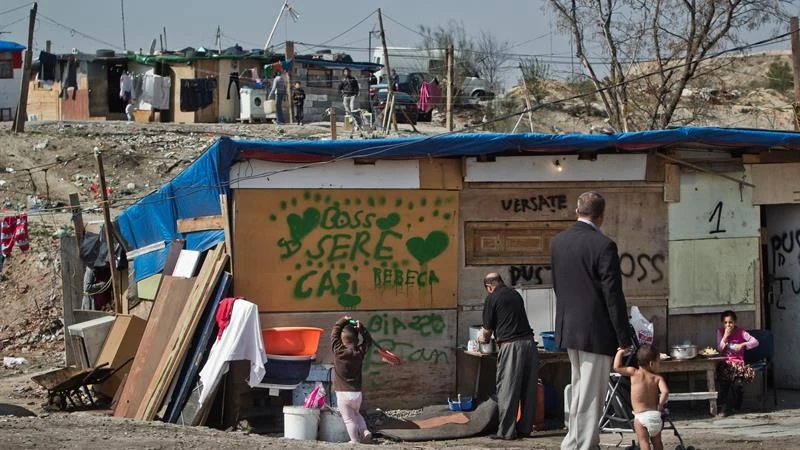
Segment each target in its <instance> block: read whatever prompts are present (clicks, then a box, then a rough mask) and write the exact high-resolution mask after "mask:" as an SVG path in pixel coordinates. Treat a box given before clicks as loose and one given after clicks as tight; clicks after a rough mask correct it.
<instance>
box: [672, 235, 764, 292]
mask: <svg viewBox="0 0 800 450" xmlns="http://www.w3.org/2000/svg"><path fill="white" fill-rule="evenodd" d="M759 241H760V238H758V237H752V238H731V239H698V240H688V241H671V242H670V243H669V254H670V259H669V273H670V289H669V304H670V308H678V307H691V306H726V307H727V306H733V305H743V304H751V305H752V304H754V303H755V299H756V298H758V297H759V294H758V293H756V292H755V283H753V271H754V267H755V266H756V265H757V264H758V260H759V258H760V257H761V249H760V243H759Z"/></svg>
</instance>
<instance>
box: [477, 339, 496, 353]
mask: <svg viewBox="0 0 800 450" xmlns="http://www.w3.org/2000/svg"><path fill="white" fill-rule="evenodd" d="M480 352H481V353H483V354H487V355H488V354H492V353H497V343H496V342H495V341H494V339H491V340H490V341H489V342H488V343H486V344H480Z"/></svg>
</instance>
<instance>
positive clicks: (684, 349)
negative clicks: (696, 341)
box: [670, 344, 697, 359]
mask: <svg viewBox="0 0 800 450" xmlns="http://www.w3.org/2000/svg"><path fill="white" fill-rule="evenodd" d="M670 350H671V351H670V356H672V357H673V358H675V359H692V358H694V357H696V356H697V346H696V345H692V344H683V345H673V346H672V347H670Z"/></svg>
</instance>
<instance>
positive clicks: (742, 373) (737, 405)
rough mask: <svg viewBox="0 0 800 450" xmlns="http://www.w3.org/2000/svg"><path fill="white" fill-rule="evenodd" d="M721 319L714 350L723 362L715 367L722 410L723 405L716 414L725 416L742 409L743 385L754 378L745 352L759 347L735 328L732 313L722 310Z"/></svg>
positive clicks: (752, 339) (742, 330)
mask: <svg viewBox="0 0 800 450" xmlns="http://www.w3.org/2000/svg"><path fill="white" fill-rule="evenodd" d="M720 319H721V320H722V328H719V329H718V330H717V350H718V351H719V353H720V355H722V356H724V357H725V361H723V362H721V363H720V364H719V366H717V378H718V379H719V403H720V405H721V407H722V405H724V407H722V409H721V410H720V411H719V412H718V414H719V415H720V416H722V417H725V416H727V415H729V414H732V413H733V412H736V411H738V410H739V409H741V407H742V393H743V391H744V383H749V382H751V381H753V378H755V372H753V368H752V367H750V366H749V365H747V364H745V362H744V351H745V350H749V349H752V348H756V347H758V340H756V338H754V337H753V336H751V335H750V333H748V332H747V331H745V330H744V329H742V328H739V327H737V326H736V313H735V312H733V311H730V310H728V311H723V312H722V314H721V315H720Z"/></svg>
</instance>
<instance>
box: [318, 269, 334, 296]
mask: <svg viewBox="0 0 800 450" xmlns="http://www.w3.org/2000/svg"><path fill="white" fill-rule="evenodd" d="M326 292H327V293H329V294H330V295H336V287H335V286H334V284H333V277H332V276H331V271H330V270H326V271H325V272H323V273H322V278H321V279H320V280H319V286H318V287H317V297H322V296H323V295H325V293H326Z"/></svg>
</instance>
